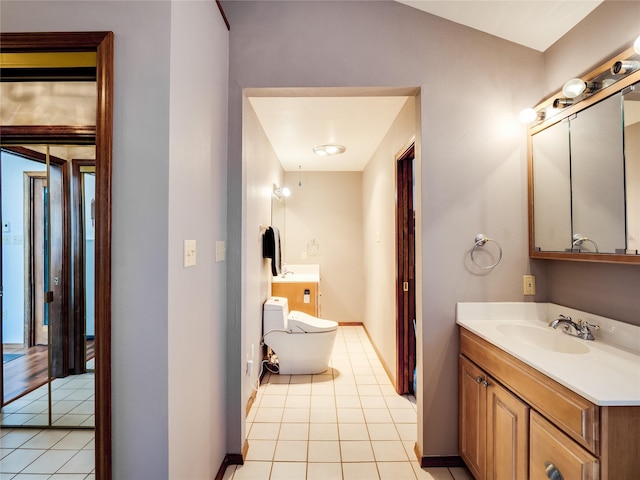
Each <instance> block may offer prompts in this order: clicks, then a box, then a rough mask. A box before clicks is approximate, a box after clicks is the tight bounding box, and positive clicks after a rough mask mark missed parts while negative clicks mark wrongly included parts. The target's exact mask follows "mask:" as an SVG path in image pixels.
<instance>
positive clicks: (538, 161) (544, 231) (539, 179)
mask: <svg viewBox="0 0 640 480" xmlns="http://www.w3.org/2000/svg"><path fill="white" fill-rule="evenodd" d="M531 142H532V148H533V158H534V159H535V161H534V162H533V198H534V199H535V206H536V208H535V210H534V222H535V248H536V250H538V251H545V252H563V251H564V250H565V249H566V248H567V246H568V245H569V243H568V242H569V241H570V238H571V177H570V175H571V172H570V171H569V162H568V161H567V159H568V158H569V123H568V122H560V123H556V124H555V125H552V126H551V127H549V128H547V129H545V130H542V131H541V132H539V133H537V134H536V135H534V136H533V138H532V140H531Z"/></svg>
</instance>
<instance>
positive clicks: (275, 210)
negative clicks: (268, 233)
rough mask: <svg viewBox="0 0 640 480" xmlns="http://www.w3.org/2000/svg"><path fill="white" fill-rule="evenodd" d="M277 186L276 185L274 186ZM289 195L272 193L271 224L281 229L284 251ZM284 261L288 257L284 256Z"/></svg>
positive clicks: (281, 244) (281, 247) (281, 245)
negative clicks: (286, 203)
mask: <svg viewBox="0 0 640 480" xmlns="http://www.w3.org/2000/svg"><path fill="white" fill-rule="evenodd" d="M276 187H277V186H276V185H274V188H276ZM286 201H288V198H287V197H284V196H282V195H275V194H272V195H271V225H272V226H274V227H277V228H278V230H280V250H281V251H282V252H283V253H284V252H285V251H286V250H285V248H284V242H285V223H286V205H285V202H286ZM282 263H283V264H284V263H286V258H282Z"/></svg>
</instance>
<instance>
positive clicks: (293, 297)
mask: <svg viewBox="0 0 640 480" xmlns="http://www.w3.org/2000/svg"><path fill="white" fill-rule="evenodd" d="M306 291H308V292H309V295H308V297H307V296H306V295H305V292H306ZM271 293H272V295H273V296H274V297H285V298H286V299H287V300H288V301H289V311H292V310H298V311H299V312H304V313H308V314H309V315H313V316H314V317H317V316H318V284H317V283H311V282H282V283H273V284H272V285H271Z"/></svg>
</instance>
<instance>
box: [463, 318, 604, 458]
mask: <svg viewBox="0 0 640 480" xmlns="http://www.w3.org/2000/svg"><path fill="white" fill-rule="evenodd" d="M460 352H461V353H462V354H463V355H465V356H466V357H468V358H470V359H471V360H472V361H473V362H475V363H476V364H477V365H478V366H479V367H480V368H482V369H484V370H486V371H487V372H488V373H489V374H490V375H492V376H493V377H495V378H498V379H499V380H500V382H501V383H502V384H503V385H505V386H506V387H507V388H508V389H509V390H511V391H512V392H514V393H515V394H516V395H518V396H519V397H520V398H523V399H526V402H527V403H528V404H529V405H531V406H532V407H533V408H534V409H535V410H537V411H539V412H540V413H542V414H543V415H544V416H545V417H546V418H548V419H549V420H551V421H552V422H553V423H554V424H556V425H557V426H559V427H560V428H561V429H562V430H563V431H564V432H565V433H566V434H567V435H569V436H570V437H571V438H573V439H574V440H575V441H576V442H578V443H579V444H580V445H582V446H583V447H585V448H586V449H587V450H589V451H590V452H592V453H593V454H595V455H599V454H600V451H599V449H600V444H599V434H600V424H599V421H600V420H599V419H600V412H599V408H598V407H597V406H596V405H594V404H593V403H591V402H589V401H588V400H586V399H585V398H583V397H581V396H580V395H578V394H576V393H574V392H572V391H571V390H569V389H568V388H566V387H564V386H562V385H560V384H559V383H558V382H556V381H554V380H552V379H550V378H549V377H547V376H546V375H544V374H542V373H540V372H539V371H537V370H536V369H534V368H533V367H530V366H529V365H527V364H525V363H523V362H521V361H520V360H518V359H517V358H515V357H513V356H511V355H509V354H508V353H506V352H504V351H503V350H501V349H499V348H497V347H495V346H494V345H492V344H490V343H489V342H487V341H485V340H483V339H481V338H480V337H478V336H477V335H475V334H473V333H471V332H469V331H468V330H465V329H464V328H462V329H461V330H460Z"/></svg>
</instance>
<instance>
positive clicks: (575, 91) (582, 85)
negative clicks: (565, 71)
mask: <svg viewBox="0 0 640 480" xmlns="http://www.w3.org/2000/svg"><path fill="white" fill-rule="evenodd" d="M586 89H587V82H585V81H584V80H582V79H581V78H572V79H571V80H568V81H567V82H566V83H565V84H564V86H563V87H562V94H563V95H564V96H565V97H567V98H576V97H579V96H580V95H582V94H583V93H584V91H585V90H586Z"/></svg>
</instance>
